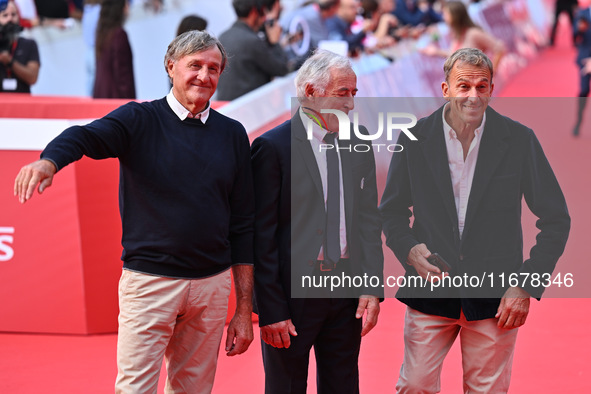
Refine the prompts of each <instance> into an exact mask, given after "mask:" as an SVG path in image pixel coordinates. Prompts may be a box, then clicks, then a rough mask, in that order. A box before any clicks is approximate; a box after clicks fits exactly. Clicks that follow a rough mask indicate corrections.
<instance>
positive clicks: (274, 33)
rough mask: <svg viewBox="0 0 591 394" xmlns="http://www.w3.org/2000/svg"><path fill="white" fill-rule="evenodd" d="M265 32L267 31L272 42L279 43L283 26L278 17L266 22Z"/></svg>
mask: <svg viewBox="0 0 591 394" xmlns="http://www.w3.org/2000/svg"><path fill="white" fill-rule="evenodd" d="M265 32H266V33H267V39H268V40H269V43H270V44H272V45H273V44H277V43H278V42H279V39H280V38H281V32H282V30H281V26H280V25H279V21H278V20H276V19H269V20H268V21H267V22H265Z"/></svg>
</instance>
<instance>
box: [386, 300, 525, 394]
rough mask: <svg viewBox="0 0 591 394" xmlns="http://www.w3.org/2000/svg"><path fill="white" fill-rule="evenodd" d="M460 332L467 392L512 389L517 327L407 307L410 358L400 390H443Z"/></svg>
mask: <svg viewBox="0 0 591 394" xmlns="http://www.w3.org/2000/svg"><path fill="white" fill-rule="evenodd" d="M458 333H459V335H460V344H461V351H462V368H463V370H464V393H470V394H472V393H483V394H484V393H486V394H495V393H506V392H507V391H508V390H509V383H510V380H511V365H512V363H513V350H514V349H515V340H516V339H517V329H516V328H515V329H512V330H506V329H501V328H498V327H497V319H486V320H478V321H467V320H466V317H465V316H464V314H463V313H462V314H461V316H460V318H459V319H448V318H445V317H441V316H434V315H428V314H425V313H421V312H419V311H417V310H414V309H412V308H408V307H407V309H406V316H405V321H404V360H403V363H402V367H401V368H400V377H399V378H398V383H397V384H396V391H397V392H398V393H412V394H427V393H438V392H439V391H440V390H441V388H440V377H441V367H442V366H443V360H444V359H445V356H446V355H447V353H448V352H449V349H450V348H451V346H452V345H453V343H454V341H455V339H456V337H457V335H458Z"/></svg>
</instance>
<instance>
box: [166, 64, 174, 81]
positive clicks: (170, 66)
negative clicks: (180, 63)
mask: <svg viewBox="0 0 591 394" xmlns="http://www.w3.org/2000/svg"><path fill="white" fill-rule="evenodd" d="M173 70H174V61H173V60H172V59H168V63H167V64H166V71H167V72H168V77H169V78H170V80H171V81H172V75H173Z"/></svg>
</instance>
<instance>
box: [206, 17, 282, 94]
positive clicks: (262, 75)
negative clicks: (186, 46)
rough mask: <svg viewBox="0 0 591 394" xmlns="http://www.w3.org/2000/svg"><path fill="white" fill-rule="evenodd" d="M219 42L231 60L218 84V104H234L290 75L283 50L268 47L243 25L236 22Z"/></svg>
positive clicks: (277, 46) (279, 47)
mask: <svg viewBox="0 0 591 394" xmlns="http://www.w3.org/2000/svg"><path fill="white" fill-rule="evenodd" d="M220 42H221V43H222V45H223V46H224V49H225V50H226V52H227V53H228V58H229V60H228V66H227V67H226V69H225V70H224V75H223V76H222V78H220V80H219V82H218V89H217V92H218V94H217V98H218V100H224V101H229V100H234V99H235V98H237V97H240V96H242V95H243V94H246V93H248V92H250V91H252V90H254V89H256V88H258V87H260V86H262V85H264V84H266V83H268V82H270V81H271V79H272V78H273V77H275V76H281V75H285V74H287V72H288V69H287V57H286V55H285V53H284V52H283V49H281V46H279V45H277V44H275V45H269V44H268V43H267V42H266V41H265V40H262V39H260V38H259V36H258V35H257V33H256V32H255V31H254V30H252V29H251V28H250V27H248V26H247V25H246V24H245V23H244V22H241V21H239V20H238V21H236V22H234V24H233V25H232V26H231V27H230V28H229V29H228V30H226V31H225V32H223V33H222V35H220Z"/></svg>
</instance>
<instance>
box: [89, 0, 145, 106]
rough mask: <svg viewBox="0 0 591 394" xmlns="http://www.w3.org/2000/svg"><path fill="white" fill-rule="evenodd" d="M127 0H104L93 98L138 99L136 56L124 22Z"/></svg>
mask: <svg viewBox="0 0 591 394" xmlns="http://www.w3.org/2000/svg"><path fill="white" fill-rule="evenodd" d="M128 12H129V3H128V2H127V0H104V1H103V3H102V5H101V15H100V17H99V21H98V26H97V29H96V52H95V53H96V76H95V80H94V92H93V97H94V98H129V99H135V81H134V75H133V56H132V53H131V46H130V45H129V39H128V38H127V33H126V32H125V30H123V22H124V20H125V18H126V17H127V14H128Z"/></svg>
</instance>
